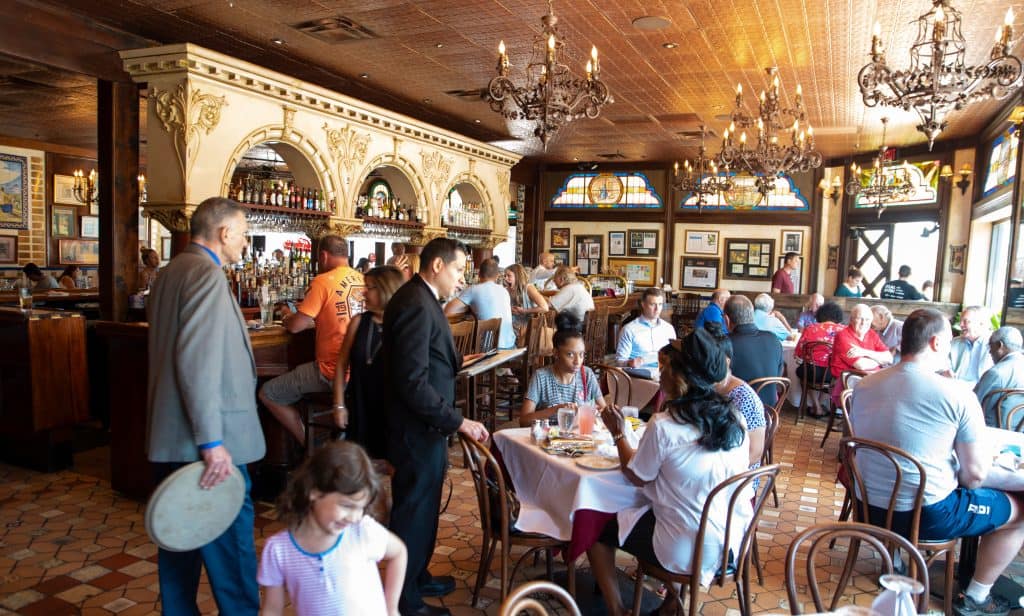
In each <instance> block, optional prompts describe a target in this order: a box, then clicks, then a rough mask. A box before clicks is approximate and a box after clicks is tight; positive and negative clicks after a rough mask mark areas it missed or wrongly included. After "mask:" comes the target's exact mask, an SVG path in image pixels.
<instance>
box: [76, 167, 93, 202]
mask: <svg viewBox="0 0 1024 616" xmlns="http://www.w3.org/2000/svg"><path fill="white" fill-rule="evenodd" d="M74 175H75V189H74V195H75V199H77V200H78V201H79V202H80V203H84V204H85V205H86V206H92V202H93V201H95V200H96V188H97V186H96V170H95V169H93V170H92V171H90V172H89V175H86V174H85V172H84V171H82V170H81V169H76V170H75V174H74Z"/></svg>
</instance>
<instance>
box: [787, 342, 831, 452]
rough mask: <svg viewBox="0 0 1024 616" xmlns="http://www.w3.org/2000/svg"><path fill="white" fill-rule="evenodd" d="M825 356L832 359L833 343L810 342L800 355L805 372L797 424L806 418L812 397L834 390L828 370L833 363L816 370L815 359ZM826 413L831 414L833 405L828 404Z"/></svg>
mask: <svg viewBox="0 0 1024 616" xmlns="http://www.w3.org/2000/svg"><path fill="white" fill-rule="evenodd" d="M823 354H824V355H826V356H827V357H829V358H831V357H832V343H830V342H828V341H825V340H821V341H816V342H808V343H807V344H805V345H804V347H803V349H802V352H801V353H800V361H802V362H803V365H804V371H805V372H804V376H802V377H800V383H801V392H800V406H799V407H797V410H796V423H800V420H801V419H803V418H804V413H805V412H806V410H807V407H808V405H809V400H810V398H809V396H810V395H815V396H819V394H822V393H824V394H828V393H829V392H830V391H831V389H832V373H831V372H830V371H829V368H828V365H829V363H831V362H826V364H825V369H824V370H818V369H816V368H815V365H816V364H815V363H814V357H815V356H820V355H823ZM819 397H820V396H819ZM825 412H826V413H830V412H831V403H828V402H826V404H825ZM825 434H828V433H827V432H826V433H825Z"/></svg>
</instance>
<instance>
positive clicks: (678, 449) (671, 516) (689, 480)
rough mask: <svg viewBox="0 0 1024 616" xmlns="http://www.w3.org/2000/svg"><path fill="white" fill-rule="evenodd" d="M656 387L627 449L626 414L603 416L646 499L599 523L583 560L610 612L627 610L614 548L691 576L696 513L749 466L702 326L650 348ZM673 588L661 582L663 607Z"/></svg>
mask: <svg viewBox="0 0 1024 616" xmlns="http://www.w3.org/2000/svg"><path fill="white" fill-rule="evenodd" d="M658 364H659V368H660V370H661V386H662V388H663V389H664V390H665V393H666V395H667V397H668V398H669V401H668V402H666V403H665V406H664V407H663V410H664V412H662V413H658V414H655V415H654V416H653V417H652V418H651V421H650V423H649V424H648V425H647V430H646V432H645V433H644V435H643V438H642V439H641V440H640V444H639V445H638V447H637V448H636V450H635V451H634V450H633V449H632V448H631V447H630V446H629V444H628V443H627V442H626V439H624V438H623V437H622V430H623V427H624V426H623V424H624V420H623V417H622V414H621V413H620V412H618V410H617V409H614V408H606V409H605V410H604V411H603V412H602V414H601V415H602V418H603V419H604V422H605V425H607V426H608V428H609V430H611V432H612V435H613V438H614V439H615V443H616V445H617V447H618V451H619V459H620V460H621V463H622V472H623V474H625V476H626V477H627V478H628V479H629V480H630V481H631V482H633V483H634V484H636V485H638V486H642V487H643V492H644V495H645V496H646V497H647V499H648V500H649V501H650V504H648V505H644V506H642V507H639V508H635V509H629V510H626V511H621V512H619V513H618V515H617V516H616V520H615V522H614V523H613V522H610V523H609V524H608V526H607V527H605V529H604V532H603V533H602V535H601V538H600V539H599V540H598V541H597V543H595V544H594V545H593V546H591V548H590V549H589V550H587V556H588V558H589V559H590V564H591V567H593V571H594V576H595V577H596V578H597V583H598V586H599V587H600V589H601V594H602V595H603V596H604V600H605V603H606V605H607V606H608V614H610V615H611V616H619V615H621V614H627V613H628V612H627V611H626V610H625V608H624V607H623V603H622V598H621V597H620V596H619V592H618V585H617V583H616V581H615V550H616V549H622V550H623V551H625V552H628V553H630V554H633V555H634V556H637V557H639V558H641V559H643V560H644V561H647V562H650V563H652V564H657V565H659V566H661V567H662V568H664V569H666V570H668V571H673V572H677V573H690V572H691V565H692V560H693V549H694V545H693V542H694V539H695V537H696V535H697V530H698V528H699V527H700V518H701V512H702V510H703V508H704V503H705V501H706V500H707V496H708V494H709V493H710V492H711V491H712V490H713V489H715V487H716V486H717V485H718V484H719V483H721V482H722V481H724V480H725V479H728V478H729V477H732V476H733V475H736V474H739V473H742V472H743V471H746V470H747V467H748V465H749V462H750V460H749V456H748V451H747V450H748V443H747V430H746V424H745V422H744V420H743V418H742V417H741V416H740V415H739V414H738V413H737V412H736V410H735V408H734V407H733V406H732V405H731V404H730V403H729V400H727V399H726V398H724V397H723V396H722V395H720V394H718V393H717V392H716V391H715V384H716V383H718V382H719V381H721V380H722V379H724V378H725V375H726V360H725V354H724V353H723V352H722V349H721V348H720V347H719V345H718V344H717V343H716V342H715V340H714V338H713V337H712V336H711V335H710V334H709V333H707V332H706V331H704V330H702V329H698V330H696V331H694V332H693V333H692V334H690V335H688V336H686V337H685V338H684V339H683V340H681V341H679V340H673V341H672V342H671V343H669V344H667V345H665V347H663V348H662V349H661V351H660V352H659V354H658ZM730 496H731V495H728V494H722V495H720V496H719V497H718V498H716V499H715V503H714V506H713V508H712V509H711V515H712V516H713V517H714V519H716V520H718V521H719V524H712V525H709V526H708V529H707V534H706V535H705V546H704V558H703V562H701V563H700V575H699V576H698V577H699V583H701V584H707V583H708V582H710V581H711V578H712V577H713V576H714V573H715V571H716V570H717V568H718V562H717V559H718V555H719V554H721V545H722V542H723V540H724V539H723V537H722V533H723V528H722V527H724V522H725V519H726V516H727V515H728V511H727V510H728V503H729V497H730ZM737 507H738V508H739V510H738V511H736V512H734V516H736V517H734V522H735V523H738V524H740V525H741V526H740V529H739V532H735V531H734V532H733V533H732V536H731V538H730V539H731V543H733V544H734V545H733V546H732V547H733V551H734V552H736V553H738V552H739V544H740V541H741V540H742V535H743V533H742V529H745V528H746V525H747V524H748V523H749V521H750V518H751V517H752V511H751V506H750V501H749V499H739V500H738V501H737ZM677 593H678V589H676V588H669V592H668V595H667V596H666V598H665V603H664V604H663V605H662V610H663V611H666V613H668V611H667V610H671V609H674V606H675V601H676V595H677Z"/></svg>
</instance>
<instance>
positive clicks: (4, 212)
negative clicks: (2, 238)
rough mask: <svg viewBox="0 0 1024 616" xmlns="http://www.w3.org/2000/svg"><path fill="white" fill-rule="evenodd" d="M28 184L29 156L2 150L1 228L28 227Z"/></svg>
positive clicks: (0, 179)
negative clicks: (7, 152)
mask: <svg viewBox="0 0 1024 616" xmlns="http://www.w3.org/2000/svg"><path fill="white" fill-rule="evenodd" d="M28 186H29V168H28V157H26V156H17V155H15V154H6V153H4V152H0V228H3V229H28V218H29V216H28V211H29V205H30V203H29V190H28ZM43 225H44V226H45V225H46V223H45V222H44V223H43Z"/></svg>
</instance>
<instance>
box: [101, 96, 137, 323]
mask: <svg viewBox="0 0 1024 616" xmlns="http://www.w3.org/2000/svg"><path fill="white" fill-rule="evenodd" d="M96 124H97V127H96V133H97V135H96V136H97V140H98V146H99V147H98V153H99V185H100V186H99V206H100V268H99V274H100V313H101V314H102V315H103V318H104V319H107V320H110V321H124V320H125V319H126V317H127V315H128V296H129V295H130V294H132V293H135V292H136V291H137V290H138V274H139V185H138V176H139V86H138V85H136V84H134V83H122V82H113V81H106V80H102V79H101V80H100V81H99V83H98V88H97V122H96Z"/></svg>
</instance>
